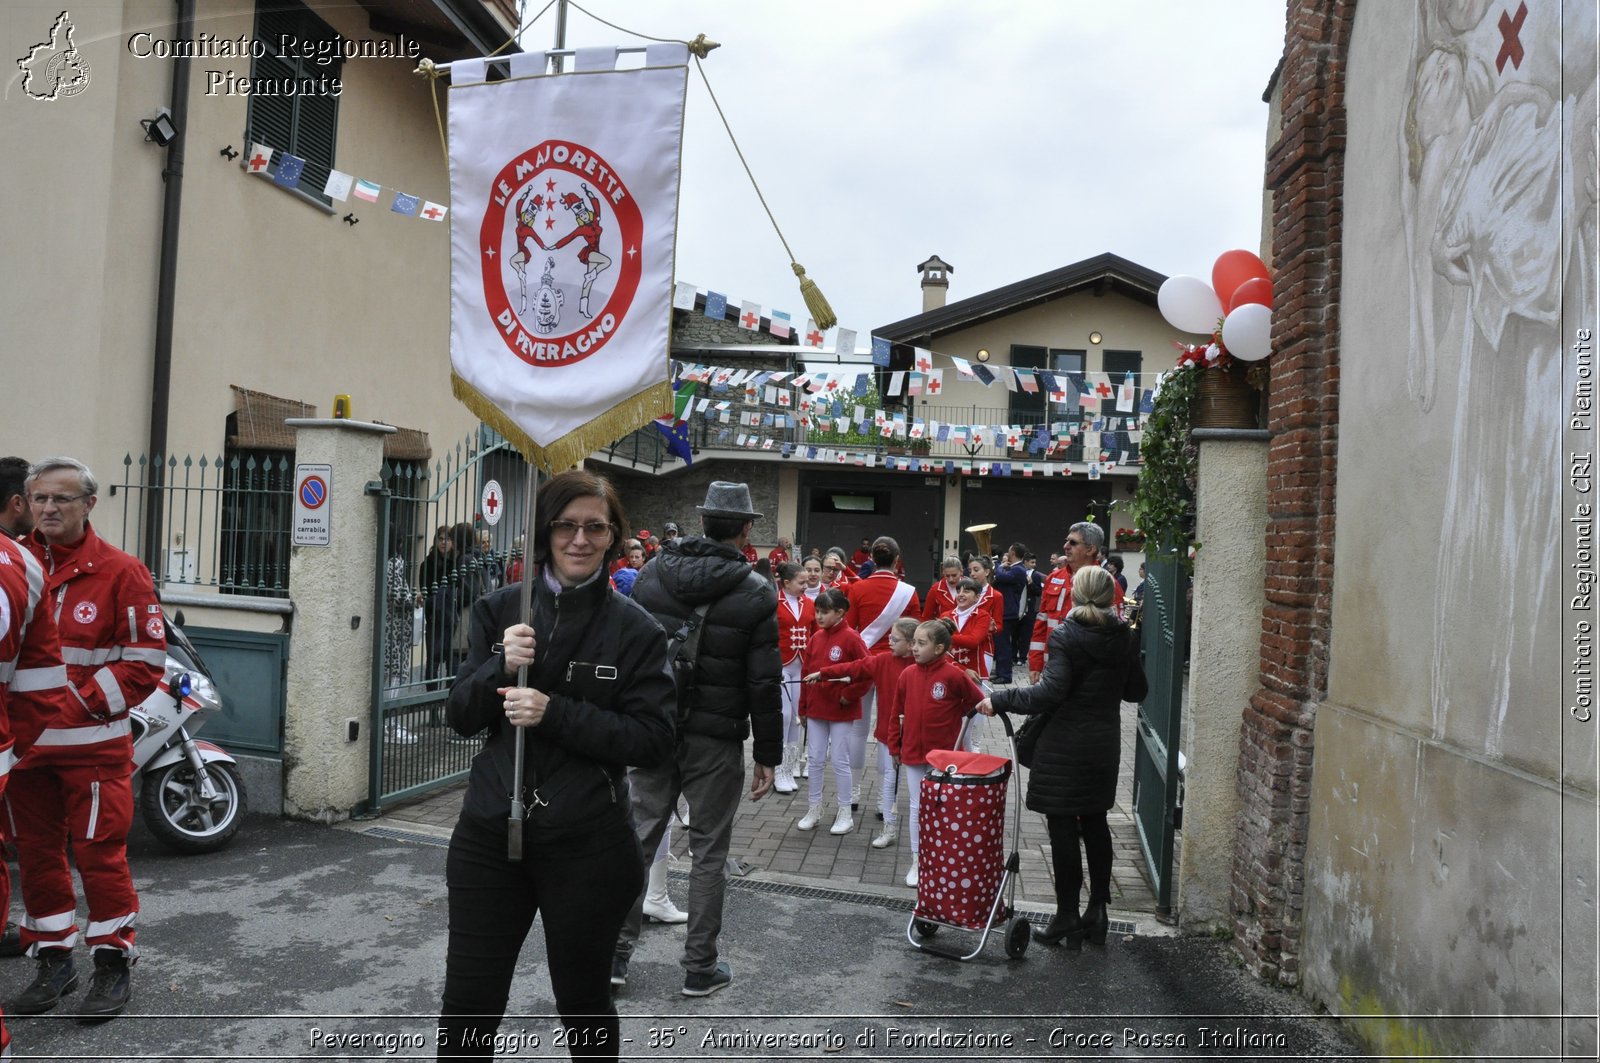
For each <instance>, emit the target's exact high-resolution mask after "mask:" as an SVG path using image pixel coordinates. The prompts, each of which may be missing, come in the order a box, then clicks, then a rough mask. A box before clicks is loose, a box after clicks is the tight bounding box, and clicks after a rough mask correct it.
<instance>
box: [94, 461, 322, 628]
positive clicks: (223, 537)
mask: <svg viewBox="0 0 1600 1063" xmlns="http://www.w3.org/2000/svg"><path fill="white" fill-rule="evenodd" d="M293 492H294V454H293V452H290V451H248V450H240V451H229V452H227V453H226V454H222V455H217V456H207V455H201V456H200V457H199V458H195V457H194V456H192V455H186V456H184V457H182V458H179V457H177V456H176V455H174V456H169V457H165V458H162V457H157V458H156V459H154V460H151V459H150V458H148V457H145V456H140V457H139V458H134V457H133V456H132V455H131V454H130V455H128V456H127V457H125V458H123V461H122V482H121V483H120V484H115V485H113V486H112V487H111V489H110V498H109V499H108V501H110V502H111V503H112V504H113V505H114V506H117V507H118V508H120V510H121V517H122V541H121V546H122V548H123V549H124V550H126V551H128V552H129V553H131V554H133V555H135V556H136V557H140V558H143V559H145V561H146V563H148V564H150V567H151V574H152V575H154V576H155V580H156V585H157V586H158V587H174V586H189V587H195V588H216V589H217V590H218V591H220V592H221V593H223V594H248V595H255V596H259V597H268V598H285V597H288V594H289V540H290V521H291V518H292V516H293V512H294V494H293ZM152 500H154V501H156V502H157V508H156V511H157V512H159V514H160V516H161V521H160V528H159V536H160V540H159V542H154V543H153V542H151V541H150V537H151V535H152V534H153V529H151V528H149V527H148V526H147V525H146V522H145V519H144V518H145V515H146V514H147V512H148V505H149V503H150V502H151V501H152Z"/></svg>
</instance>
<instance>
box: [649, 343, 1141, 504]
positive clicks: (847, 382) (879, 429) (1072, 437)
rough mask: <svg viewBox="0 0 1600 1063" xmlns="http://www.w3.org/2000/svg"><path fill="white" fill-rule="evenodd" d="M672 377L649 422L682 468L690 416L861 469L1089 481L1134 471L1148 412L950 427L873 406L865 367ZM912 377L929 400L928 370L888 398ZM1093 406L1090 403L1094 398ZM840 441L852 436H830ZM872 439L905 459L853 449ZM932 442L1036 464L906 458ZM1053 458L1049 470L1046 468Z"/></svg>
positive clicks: (936, 377)
mask: <svg viewBox="0 0 1600 1063" xmlns="http://www.w3.org/2000/svg"><path fill="white" fill-rule="evenodd" d="M673 372H674V387H675V389H676V401H675V404H674V414H673V417H672V418H671V424H670V425H669V424H667V423H665V422H667V418H665V417H664V418H662V420H661V421H658V422H657V424H658V425H660V426H661V430H662V432H663V433H664V434H665V435H666V436H667V439H668V441H669V449H670V450H671V451H672V452H673V453H675V454H678V456H679V457H682V458H684V459H685V460H686V461H687V460H689V445H688V435H687V432H686V431H684V428H685V426H686V425H687V424H688V422H690V420H691V419H696V418H698V419H700V420H701V421H703V422H704V423H705V425H706V427H707V430H708V431H714V432H715V433H716V435H715V440H716V442H717V443H718V444H719V445H724V446H730V447H733V448H735V449H750V450H758V449H759V450H766V451H773V450H776V451H779V452H780V453H781V454H782V456H783V457H786V458H787V457H798V458H801V459H803V460H809V461H821V462H829V463H836V464H854V465H857V466H866V467H874V466H877V465H878V464H880V462H881V464H882V465H883V466H884V467H885V468H889V469H899V470H904V471H908V472H942V473H951V474H954V473H963V474H967V475H973V474H976V475H980V476H991V475H992V476H1016V475H1021V476H1025V477H1026V476H1034V475H1039V476H1070V475H1072V474H1073V470H1072V468H1071V466H1070V464H1068V463H1069V462H1077V463H1078V464H1080V465H1083V466H1085V469H1084V471H1085V472H1086V473H1087V474H1088V476H1089V478H1090V479H1097V478H1099V477H1100V476H1101V475H1102V474H1104V473H1107V472H1110V471H1112V470H1114V469H1116V468H1117V467H1118V466H1119V465H1132V464H1137V462H1138V446H1139V443H1140V441H1141V439H1142V436H1143V423H1144V422H1143V416H1144V414H1145V413H1148V412H1149V407H1148V398H1147V401H1146V403H1145V404H1144V410H1143V411H1142V412H1141V411H1139V410H1138V409H1135V410H1133V411H1132V412H1129V413H1127V414H1125V415H1123V414H1116V415H1107V414H1103V413H1102V414H1098V415H1097V416H1093V417H1086V416H1083V414H1082V413H1081V412H1080V413H1079V416H1078V417H1076V418H1074V417H1072V416H1071V415H1070V412H1071V411H1070V408H1066V409H1062V410H1059V411H1054V412H1055V413H1056V414H1059V415H1060V416H1056V417H1053V419H1052V420H1049V421H1042V422H1038V423H1030V424H976V423H957V422H953V421H944V420H939V419H936V418H933V417H919V416H917V415H916V413H915V411H914V410H913V411H912V412H909V413H908V412H907V411H905V410H884V409H882V408H878V407H877V406H876V404H875V400H876V394H875V392H876V389H875V387H874V386H873V374H874V370H873V369H872V368H868V367H844V368H839V369H833V370H816V371H810V370H807V371H800V372H794V371H781V370H767V369H738V368H734V367H731V366H717V365H707V364H701V363H696V362H683V361H676V362H674V363H673ZM916 375H923V376H925V377H926V380H925V381H924V383H923V385H922V391H921V392H920V394H922V395H925V396H926V395H930V394H931V395H937V394H938V392H939V387H940V385H941V381H942V377H943V370H933V369H930V371H929V372H928V373H927V374H914V373H910V372H896V373H892V374H890V380H889V384H888V391H889V394H890V396H891V397H893V396H896V395H899V394H901V393H902V391H901V388H902V387H903V386H910V385H909V384H908V383H907V380H905V379H902V378H911V377H913V376H916ZM1130 375H1131V374H1130ZM930 388H931V390H930ZM906 393H907V394H910V392H906ZM1089 393H1090V394H1093V392H1092V391H1090V392H1089ZM1062 398H1065V395H1064V394H1063V395H1062ZM1095 401H1096V403H1097V404H1098V402H1099V398H1098V397H1097V398H1096V400H1095ZM797 430H798V431H797ZM780 432H781V433H784V434H789V433H795V434H798V435H801V436H803V437H804V438H803V439H802V440H801V441H795V440H793V439H785V438H780V437H779V436H778V435H777V434H775V433H780ZM840 435H848V436H856V437H860V438H858V439H854V440H838V439H835V438H832V437H835V436H840ZM873 439H876V440H881V441H882V442H881V443H880V444H878V445H886V446H890V447H895V448H902V449H909V450H911V451H913V452H914V453H912V454H909V455H893V454H891V455H886V456H883V457H881V458H880V456H879V455H878V453H877V451H876V450H875V449H873V450H865V449H861V448H863V447H865V446H868V445H872V444H871V442H870V441H871V440H873ZM936 443H937V444H949V445H955V446H962V447H970V448H973V451H974V452H975V451H976V450H977V449H978V448H981V447H994V448H997V449H999V450H1001V451H1003V452H1004V453H1005V454H1006V455H1007V456H1008V457H1011V456H1014V455H1015V454H1016V453H1017V452H1021V453H1024V454H1026V455H1028V456H1029V457H1032V458H1037V459H1038V463H1037V464H1036V463H1035V462H1033V461H1028V460H1023V461H1015V460H980V459H978V458H976V456H975V455H974V456H973V457H969V458H968V459H960V458H951V457H943V456H940V457H934V456H931V455H929V454H926V453H915V452H916V451H928V450H931V449H932V447H933V445H934V444H936ZM1052 459H1053V460H1054V461H1055V462H1056V463H1058V464H1051V462H1052Z"/></svg>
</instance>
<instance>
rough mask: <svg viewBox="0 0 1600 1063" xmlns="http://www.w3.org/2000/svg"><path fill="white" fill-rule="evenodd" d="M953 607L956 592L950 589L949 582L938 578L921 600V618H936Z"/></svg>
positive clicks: (950, 610)
mask: <svg viewBox="0 0 1600 1063" xmlns="http://www.w3.org/2000/svg"><path fill="white" fill-rule="evenodd" d="M955 607H956V592H955V591H953V590H951V589H950V584H948V583H946V582H945V581H944V580H939V581H938V582H936V583H935V584H934V585H933V586H931V587H929V588H928V596H927V597H926V598H924V599H923V600H922V619H924V620H937V619H939V617H941V616H944V615H945V614H946V613H949V612H953V611H954V610H955Z"/></svg>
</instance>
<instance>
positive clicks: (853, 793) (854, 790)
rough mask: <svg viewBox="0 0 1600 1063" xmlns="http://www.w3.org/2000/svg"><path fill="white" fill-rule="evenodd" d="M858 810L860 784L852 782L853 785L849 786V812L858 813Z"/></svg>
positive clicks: (859, 806)
mask: <svg viewBox="0 0 1600 1063" xmlns="http://www.w3.org/2000/svg"><path fill="white" fill-rule="evenodd" d="M860 809H861V784H860V783H859V782H853V783H851V784H850V811H852V812H857V811H860Z"/></svg>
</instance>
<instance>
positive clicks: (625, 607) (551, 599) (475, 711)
mask: <svg viewBox="0 0 1600 1063" xmlns="http://www.w3.org/2000/svg"><path fill="white" fill-rule="evenodd" d="M519 591H520V588H519V587H518V586H516V585H513V586H509V587H502V588H501V589H500V590H497V591H495V592H494V593H492V594H488V595H485V596H484V597H482V598H480V599H478V601H477V602H476V603H474V605H473V607H472V625H471V634H470V641H469V644H468V650H467V659H466V661H465V662H463V664H462V665H461V669H460V670H459V671H458V672H457V673H456V679H455V683H454V684H453V685H452V686H451V688H450V704H449V720H450V726H451V727H453V728H455V730H456V731H457V732H459V733H460V734H463V735H475V734H480V733H483V732H488V740H487V741H486V742H485V743H484V747H483V749H482V750H481V751H480V752H479V753H478V755H477V756H476V757H475V758H474V759H473V762H472V774H471V776H470V778H469V780H468V782H467V796H466V801H465V804H464V805H463V808H462V815H463V816H464V817H472V818H476V819H480V820H484V821H486V822H490V821H492V822H496V823H500V822H504V821H505V818H506V816H507V815H508V813H509V810H510V795H511V780H512V775H513V767H512V765H513V763H514V761H513V757H514V756H515V750H516V747H515V745H514V744H513V743H514V740H515V737H516V736H517V735H518V734H519V733H520V734H521V735H522V736H524V741H526V743H527V752H526V754H525V756H524V765H523V800H524V801H526V802H527V804H528V809H527V820H526V824H527V826H526V830H527V834H528V837H529V838H530V839H532V840H534V841H538V840H544V839H550V838H556V837H561V836H564V835H569V834H573V833H577V832H581V831H587V830H594V829H597V828H600V827H603V826H606V825H608V824H610V823H612V822H613V821H614V822H617V823H624V824H625V823H626V822H627V817H628V806H629V802H628V790H627V785H626V783H625V781H624V773H625V771H626V769H627V768H628V767H629V766H633V765H638V766H654V765H657V764H660V763H662V762H664V761H665V760H666V759H667V757H668V756H670V755H671V753H672V749H673V733H672V715H671V713H672V705H673V703H674V699H675V697H676V693H675V689H676V688H675V687H674V685H673V681H672V673H671V672H670V671H669V670H668V668H667V654H666V636H664V635H663V634H662V633H661V628H660V627H659V626H657V624H656V622H655V621H654V620H653V619H652V618H651V616H650V614H649V613H647V612H645V611H644V610H643V609H641V608H639V607H638V606H637V605H635V604H633V602H631V601H629V600H628V599H627V598H625V597H623V596H622V595H620V594H618V593H617V592H615V591H613V590H612V589H611V587H610V584H609V581H608V580H607V579H606V578H605V575H604V573H602V574H600V575H599V576H598V578H596V579H594V580H591V581H590V582H589V583H587V584H585V585H584V586H582V587H577V588H573V589H571V590H564V591H562V592H561V593H560V594H559V595H558V594H556V593H555V592H554V591H552V590H551V589H550V587H549V585H548V584H547V583H546V582H545V580H544V577H543V574H542V572H535V573H534V576H533V610H532V614H533V615H532V626H533V630H534V635H535V649H534V653H535V657H534V663H533V665H532V666H530V667H529V669H528V684H527V685H528V686H531V687H533V688H534V689H536V690H540V691H542V692H544V693H546V694H548V695H550V704H549V707H548V708H546V710H545V714H544V718H543V720H541V721H540V723H539V725H538V726H536V727H526V728H518V727H513V726H512V725H511V724H510V723H508V722H507V721H506V717H505V698H504V697H503V696H502V695H501V694H499V693H498V691H499V689H500V688H502V687H509V686H515V685H516V675H515V673H513V674H510V675H507V674H506V671H505V659H504V657H502V656H501V655H500V654H498V653H494V652H492V647H493V646H494V645H495V644H497V643H499V642H500V640H501V638H502V636H503V635H504V633H505V630H506V628H508V627H511V626H512V625H513V624H516V623H518V622H519V621H520V619H521V617H520V610H519V605H520V602H519V597H520V595H519Z"/></svg>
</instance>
